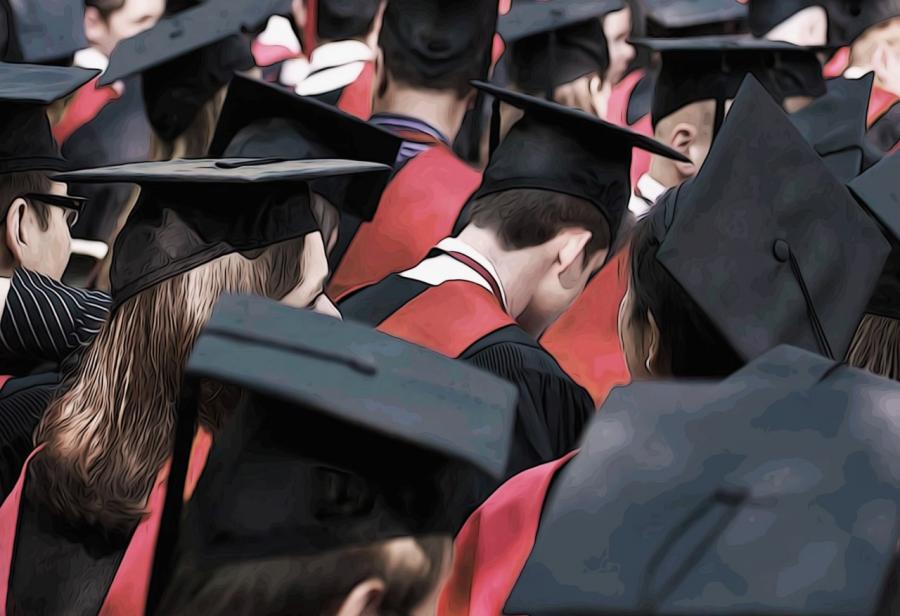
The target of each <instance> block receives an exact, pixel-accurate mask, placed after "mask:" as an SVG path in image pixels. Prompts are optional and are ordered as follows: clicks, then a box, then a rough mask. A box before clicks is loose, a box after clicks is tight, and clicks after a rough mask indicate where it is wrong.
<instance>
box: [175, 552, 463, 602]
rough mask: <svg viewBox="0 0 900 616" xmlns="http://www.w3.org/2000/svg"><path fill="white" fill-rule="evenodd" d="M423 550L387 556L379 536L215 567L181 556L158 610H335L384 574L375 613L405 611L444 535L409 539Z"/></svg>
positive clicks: (431, 577)
mask: <svg viewBox="0 0 900 616" xmlns="http://www.w3.org/2000/svg"><path fill="white" fill-rule="evenodd" d="M415 543H416V545H417V546H418V547H419V548H420V549H421V551H422V553H423V555H424V557H425V558H424V559H423V560H424V562H422V563H420V564H419V565H418V566H416V567H410V566H404V565H402V564H399V565H398V564H396V563H392V562H391V560H392V559H390V558H389V557H388V554H387V552H386V550H385V545H386V544H385V542H379V543H375V544H371V545H367V546H361V547H354V548H347V549H343V550H337V551H334V552H329V553H326V554H322V555H319V556H307V557H290V556H285V557H280V558H270V559H265V560H248V561H246V562H239V563H236V564H230V565H226V566H221V567H218V568H216V569H213V570H209V569H206V570H204V569H203V568H199V567H195V566H193V565H192V564H191V563H188V562H185V563H183V564H182V565H181V566H179V568H178V569H176V570H175V574H174V575H173V576H172V580H173V581H172V586H171V587H170V588H169V589H168V590H167V592H166V594H165V596H164V598H163V601H162V604H161V608H160V613H162V614H171V615H172V616H181V615H184V616H188V615H191V616H192V615H193V614H205V616H222V615H224V614H229V615H233V616H250V615H252V614H269V615H273V616H281V615H285V616H286V615H288V614H291V615H293V616H302V615H307V614H309V615H310V616H312V615H315V616H319V615H320V614H331V613H334V612H335V611H337V609H338V608H339V607H340V605H341V603H342V602H343V600H344V599H345V598H346V597H347V595H348V594H349V593H350V592H351V591H352V590H353V588H354V587H355V586H356V585H357V584H360V583H361V582H364V581H365V580H367V579H369V578H378V579H381V580H383V581H384V582H385V596H384V600H383V601H382V602H381V605H380V607H379V613H380V614H386V615H394V614H396V615H397V616H399V615H401V614H409V613H411V612H412V610H413V609H414V608H415V607H416V606H418V605H420V604H421V603H422V602H423V601H424V600H425V598H426V597H427V596H428V595H429V593H430V592H431V591H432V590H433V589H434V587H435V585H436V584H437V583H438V581H439V577H440V573H441V569H442V565H443V562H444V560H445V558H446V556H447V552H448V551H449V550H450V549H451V546H450V539H449V537H444V536H439V535H434V536H428V537H421V538H417V539H415Z"/></svg>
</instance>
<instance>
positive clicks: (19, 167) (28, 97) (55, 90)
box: [0, 62, 99, 173]
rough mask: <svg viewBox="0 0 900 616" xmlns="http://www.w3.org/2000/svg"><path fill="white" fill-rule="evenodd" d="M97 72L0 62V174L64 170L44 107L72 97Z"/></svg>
mask: <svg viewBox="0 0 900 616" xmlns="http://www.w3.org/2000/svg"><path fill="white" fill-rule="evenodd" d="M98 73H99V71H94V70H88V69H83V68H72V67H61V66H42V65H33V64H7V63H5V62H0V173H12V172H16V171H39V170H48V171H54V170H55V171H59V170H62V169H64V168H65V166H66V162H65V160H64V159H63V157H62V156H61V155H60V153H59V146H57V144H56V140H55V139H54V138H53V134H52V133H51V131H50V120H49V119H48V118H47V111H46V109H45V107H46V105H49V104H50V103H52V102H53V101H55V100H57V99H60V98H63V97H64V96H67V95H69V94H71V93H72V92H74V91H75V90H77V89H78V88H80V87H81V86H83V85H84V84H85V83H87V82H88V81H90V80H91V79H93V78H94V77H96V76H97V74H98Z"/></svg>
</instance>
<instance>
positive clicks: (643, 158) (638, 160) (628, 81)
mask: <svg viewBox="0 0 900 616" xmlns="http://www.w3.org/2000/svg"><path fill="white" fill-rule="evenodd" d="M644 74H645V71H643V70H637V71H632V72H630V73H629V74H628V75H626V76H625V77H624V78H623V79H622V81H620V82H619V83H617V84H616V85H614V86H613V89H612V94H611V95H610V97H609V108H608V109H607V112H606V119H607V120H608V121H609V122H612V123H613V124H616V125H618V126H621V127H623V128H630V129H631V130H633V131H635V132H637V133H640V134H642V135H646V136H648V137H652V136H653V123H652V122H651V121H650V114H647V115H645V116H644V117H642V118H641V119H640V120H638V121H637V122H635V123H634V124H633V125H629V124H628V102H629V101H630V100H631V94H632V92H634V89H635V88H636V87H637V84H638V83H640V81H641V79H643V78H644ZM651 156H652V155H651V154H650V153H649V152H646V151H644V150H641V149H637V148H635V149H634V150H632V155H631V185H632V186H634V185H635V184H637V181H638V179H639V178H640V177H641V176H642V175H644V174H645V173H647V172H648V171H649V170H650V158H651Z"/></svg>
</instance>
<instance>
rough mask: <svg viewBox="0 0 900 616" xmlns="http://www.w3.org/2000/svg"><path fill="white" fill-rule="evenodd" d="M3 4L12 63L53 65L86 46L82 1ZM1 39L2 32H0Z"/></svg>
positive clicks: (38, 0) (8, 57)
mask: <svg viewBox="0 0 900 616" xmlns="http://www.w3.org/2000/svg"><path fill="white" fill-rule="evenodd" d="M0 4H6V5H7V6H6V7H5V10H4V8H3V7H0V13H4V14H5V19H4V21H6V22H7V23H6V34H5V36H6V37H7V43H6V45H7V55H6V56H5V57H4V58H3V59H5V60H9V61H12V62H29V63H32V64H45V63H46V64H55V63H60V62H64V61H66V60H67V59H69V58H71V57H72V56H73V55H74V54H75V52H76V51H78V50H79V49H84V48H85V47H87V46H88V41H87V39H86V38H85V35H84V0H0ZM0 36H3V33H0Z"/></svg>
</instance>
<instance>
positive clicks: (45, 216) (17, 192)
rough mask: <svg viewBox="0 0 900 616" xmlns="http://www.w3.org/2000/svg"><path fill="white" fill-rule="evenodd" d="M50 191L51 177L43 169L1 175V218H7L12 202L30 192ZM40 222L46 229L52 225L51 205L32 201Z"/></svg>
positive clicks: (42, 227)
mask: <svg viewBox="0 0 900 616" xmlns="http://www.w3.org/2000/svg"><path fill="white" fill-rule="evenodd" d="M49 191H50V178H49V177H47V174H46V173H43V172H41V171H20V172H18V173H4V174H2V175H0V219H2V218H6V214H7V212H9V206H10V205H12V202H13V201H15V200H16V199H18V198H19V197H21V196H22V195H27V194H28V193H46V192H49ZM30 204H31V207H32V208H34V213H35V215H36V216H37V219H38V224H39V225H40V226H41V229H43V230H44V231H46V230H47V228H48V227H49V226H50V206H48V205H47V204H45V203H41V202H39V201H31V202H30Z"/></svg>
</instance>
